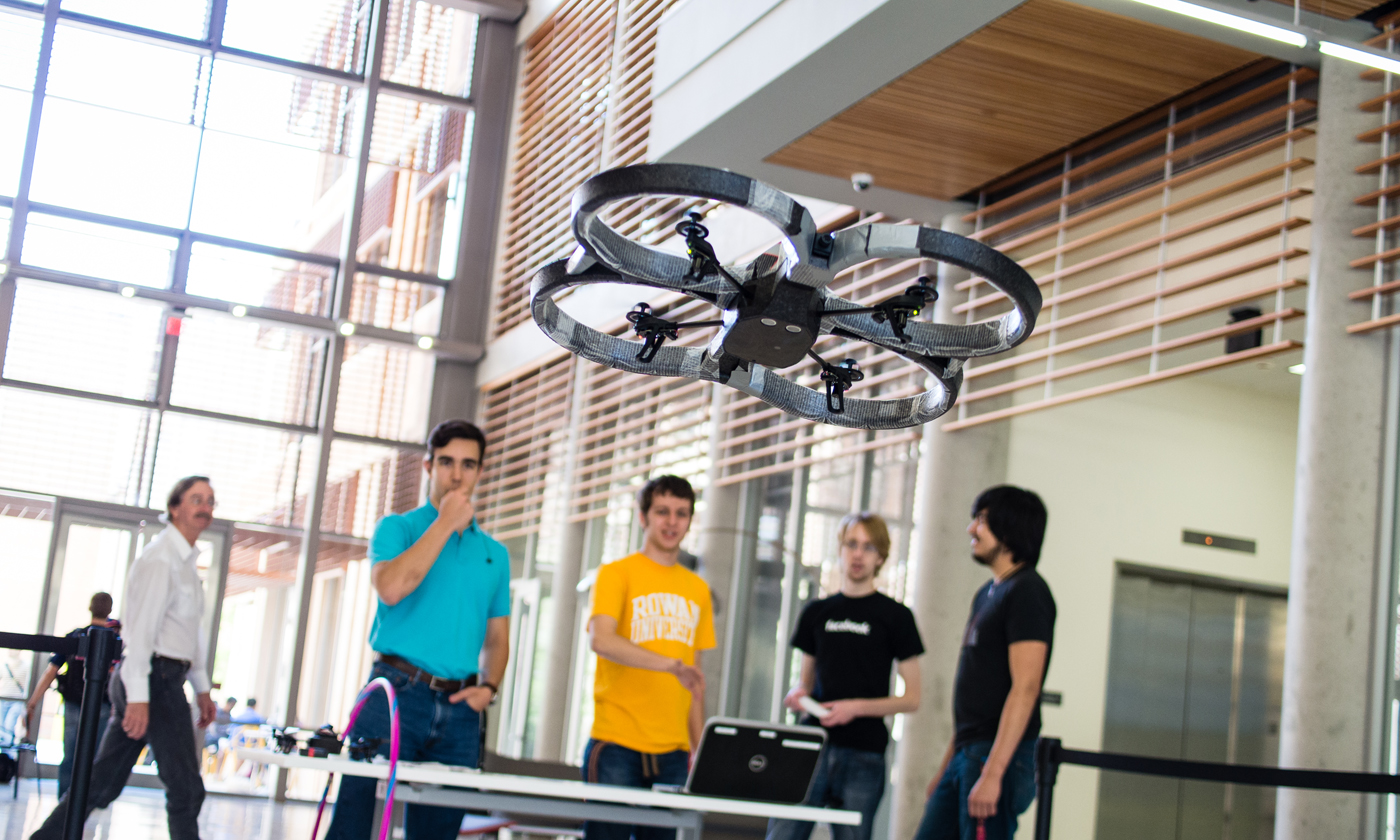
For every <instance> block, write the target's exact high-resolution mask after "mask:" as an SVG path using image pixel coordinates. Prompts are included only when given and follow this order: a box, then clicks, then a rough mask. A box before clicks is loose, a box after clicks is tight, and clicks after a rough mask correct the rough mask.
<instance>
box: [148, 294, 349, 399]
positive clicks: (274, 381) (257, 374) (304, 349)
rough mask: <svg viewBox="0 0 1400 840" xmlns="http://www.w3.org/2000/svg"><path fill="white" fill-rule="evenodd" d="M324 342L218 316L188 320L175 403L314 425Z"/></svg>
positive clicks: (178, 356) (177, 364)
mask: <svg viewBox="0 0 1400 840" xmlns="http://www.w3.org/2000/svg"><path fill="white" fill-rule="evenodd" d="M325 343H326V340H325V339H323V338H318V337H316V336H313V335H311V334H309V333H305V332H300V331H297V330H290V329H284V328H281V327H271V326H267V325H265V324H260V323H257V322H252V321H247V320H244V319H242V318H234V317H231V316H228V315H223V314H221V313H215V312H207V311H203V312H199V313H198V314H197V315H196V317H193V318H188V319H186V320H185V322H184V325H183V328H182V329H181V331H180V345H179V351H178V352H177V353H176V356H175V378H174V381H173V382H172V383H171V393H170V402H171V403H172V404H173V405H178V406H182V407H185V408H199V409H204V410H206V411H217V412H219V413H221V414H236V415H239V416H242V417H251V418H254V419H256V420H271V421H273V422H276V423H295V424H297V425H303V426H308V425H315V423H316V410H317V405H318V404H319V395H320V387H321V365H322V358H323V355H324V352H325V350H324V347H325Z"/></svg>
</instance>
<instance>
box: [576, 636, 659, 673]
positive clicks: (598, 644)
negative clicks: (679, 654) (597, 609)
mask: <svg viewBox="0 0 1400 840" xmlns="http://www.w3.org/2000/svg"><path fill="white" fill-rule="evenodd" d="M593 652H594V653H596V654H598V655H599V656H601V657H603V658H604V659H607V660H609V661H612V662H616V663H617V664H619V665H626V666H627V667H629V668H645V669H646V670H648V671H667V672H669V671H670V670H671V669H673V668H674V667H675V665H676V662H677V661H678V660H676V659H672V658H671V657H669V656H662V655H661V654H659V653H654V652H652V651H649V650H647V649H646V648H644V647H642V646H641V645H637V644H634V643H633V642H632V641H631V640H630V639H624V638H623V637H622V636H619V635H618V634H617V633H595V634H594V637H593Z"/></svg>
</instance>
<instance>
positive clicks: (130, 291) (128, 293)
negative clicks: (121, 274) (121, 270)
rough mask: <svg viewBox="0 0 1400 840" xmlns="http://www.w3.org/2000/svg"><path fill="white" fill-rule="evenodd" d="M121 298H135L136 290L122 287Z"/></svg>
mask: <svg viewBox="0 0 1400 840" xmlns="http://www.w3.org/2000/svg"><path fill="white" fill-rule="evenodd" d="M122 297H136V289H135V288H133V287H131V286H122Z"/></svg>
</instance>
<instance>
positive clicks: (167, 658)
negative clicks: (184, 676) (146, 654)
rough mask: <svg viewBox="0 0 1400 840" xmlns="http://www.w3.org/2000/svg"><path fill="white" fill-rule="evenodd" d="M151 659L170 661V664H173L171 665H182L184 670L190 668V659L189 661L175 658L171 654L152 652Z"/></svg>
mask: <svg viewBox="0 0 1400 840" xmlns="http://www.w3.org/2000/svg"><path fill="white" fill-rule="evenodd" d="M151 659H152V660H156V659H159V660H160V661H162V662H169V663H171V664H173V665H179V666H181V667H183V668H184V669H185V670H186V671H188V670H189V669H190V661H189V660H188V659H176V658H174V657H173V656H161V655H160V654H158V653H155V654H152V655H151Z"/></svg>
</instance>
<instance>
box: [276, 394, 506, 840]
mask: <svg viewBox="0 0 1400 840" xmlns="http://www.w3.org/2000/svg"><path fill="white" fill-rule="evenodd" d="M485 455H486V435H485V434H484V433H482V431H481V430H480V429H478V428H477V427H476V426H474V425H472V424H471V423H468V422H466V421H465V420H447V421H444V422H442V423H439V424H438V425H437V426H436V427H434V428H433V430H432V432H430V433H429V434H428V453H427V456H426V457H425V458H424V459H423V469H424V470H426V471H427V473H428V503H427V504H425V505H423V506H422V507H419V508H417V509H415V510H411V511H409V512H408V513H405V514H393V515H390V516H386V517H384V518H383V519H381V520H380V521H379V525H378V526H376V527H375V529H374V538H373V539H371V540H370V547H369V556H370V562H371V563H372V564H373V565H372V566H371V568H370V579H371V582H372V583H373V585H374V591H375V593H376V594H378V596H379V606H378V609H377V611H376V612H375V614H374V626H373V628H372V629H371V630H370V635H369V643H370V647H372V648H373V649H374V650H375V652H376V653H377V654H378V657H377V660H376V661H375V663H374V667H373V668H372V669H370V674H369V677H370V679H371V680H373V679H376V678H378V677H383V678H384V679H386V680H388V681H389V682H390V683H392V684H393V686H394V690H395V691H396V692H397V694H398V702H399V739H400V741H399V744H400V746H399V757H400V758H402V759H404V760H405V761H437V762H441V763H443V764H451V765H456V766H460V767H477V766H479V765H480V762H481V756H480V750H481V722H482V717H481V713H482V712H483V711H484V710H485V709H486V707H487V706H488V705H490V704H491V703H492V702H493V701H494V700H495V698H496V692H497V686H498V685H500V683H501V680H502V678H504V676H505V672H506V661H507V659H508V658H509V656H510V555H509V553H508V552H507V551H506V548H505V546H504V545H502V544H501V543H499V542H497V541H496V540H494V539H492V538H491V537H490V536H488V535H487V534H486V532H485V531H483V530H481V528H480V526H478V525H477V523H476V506H475V505H474V504H473V503H472V492H473V491H474V490H475V489H476V483H477V481H478V480H480V478H481V464H482V458H484V457H485ZM251 704H252V701H249V705H251ZM350 738H382V739H383V745H382V746H381V747H380V755H383V756H387V755H388V754H389V704H388V703H387V702H386V701H385V698H384V694H383V692H381V691H379V690H377V689H376V690H375V691H374V692H373V693H372V694H371V695H370V696H369V699H368V700H367V701H366V702H365V705H364V707H363V708H362V709H361V711H360V716H359V717H358V718H357V719H356V720H355V727H354V728H353V729H351V730H350ZM376 784H377V782H376V781H375V780H374V779H366V778H360V777H353V776H343V777H341V782H340V795H339V797H337V799H336V803H335V812H334V814H333V815H332V817H331V827H330V831H329V832H328V833H327V834H326V838H327V840H368V839H369V837H370V832H371V830H372V829H373V825H372V823H373V820H374V802H375V795H374V791H375V786H376ZM465 814H466V811H465V810H464V809H461V808H441V807H436V806H431V805H417V804H413V805H408V806H407V807H406V809H405V816H404V835H405V837H406V840H456V838H457V836H458V832H459V830H460V829H461V827H462V817H463V816H464V815H465Z"/></svg>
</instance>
